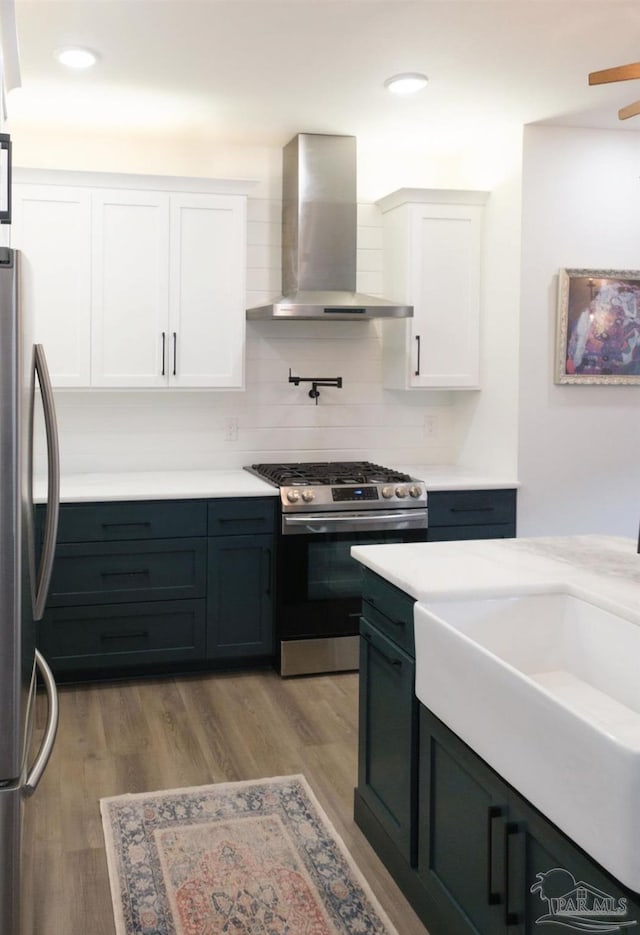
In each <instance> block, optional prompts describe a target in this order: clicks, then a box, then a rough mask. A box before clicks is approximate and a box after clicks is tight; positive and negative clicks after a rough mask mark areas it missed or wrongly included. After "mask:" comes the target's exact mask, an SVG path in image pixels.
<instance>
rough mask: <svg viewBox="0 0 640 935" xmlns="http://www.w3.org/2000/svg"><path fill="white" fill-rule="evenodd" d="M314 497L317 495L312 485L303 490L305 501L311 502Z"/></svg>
mask: <svg viewBox="0 0 640 935" xmlns="http://www.w3.org/2000/svg"><path fill="white" fill-rule="evenodd" d="M314 497H315V494H314V492H313V490H312V489H311V488H310V487H305V489H304V490H303V491H302V499H303V500H304V502H305V503H311V501H312V500H313V498H314Z"/></svg>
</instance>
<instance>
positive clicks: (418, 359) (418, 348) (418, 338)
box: [414, 334, 420, 377]
mask: <svg viewBox="0 0 640 935" xmlns="http://www.w3.org/2000/svg"><path fill="white" fill-rule="evenodd" d="M416 347H417V352H416V369H415V372H414V376H415V377H419V376H420V335H419V334H417V335H416Z"/></svg>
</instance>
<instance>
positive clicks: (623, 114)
mask: <svg viewBox="0 0 640 935" xmlns="http://www.w3.org/2000/svg"><path fill="white" fill-rule="evenodd" d="M638 114H640V101H636V102H635V104H627V106H626V107H623V108H621V110H619V111H618V119H619V120H626V119H627V118H628V117H637V116H638Z"/></svg>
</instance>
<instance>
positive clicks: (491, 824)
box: [487, 805, 503, 906]
mask: <svg viewBox="0 0 640 935" xmlns="http://www.w3.org/2000/svg"><path fill="white" fill-rule="evenodd" d="M502 816H503V810H502V807H501V806H500V805H490V806H489V808H488V810H487V844H488V851H489V854H488V860H487V902H488V903H489V905H490V906H499V905H500V903H501V902H502V894H501V893H500V890H499V889H496V888H494V885H493V876H494V874H493V865H494V862H495V851H494V847H493V841H494V834H495V822H496V819H497V818H502Z"/></svg>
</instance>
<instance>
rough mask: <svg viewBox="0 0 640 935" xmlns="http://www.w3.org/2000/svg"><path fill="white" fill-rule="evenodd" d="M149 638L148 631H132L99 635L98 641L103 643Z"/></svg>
mask: <svg viewBox="0 0 640 935" xmlns="http://www.w3.org/2000/svg"><path fill="white" fill-rule="evenodd" d="M148 636H149V631H148V630H133V631H132V632H131V633H101V634H100V639H101V640H103V641H105V642H106V641H107V640H136V639H140V638H142V639H147V638H148Z"/></svg>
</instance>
